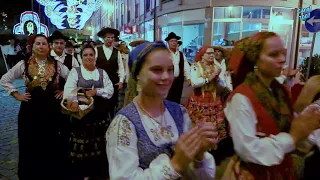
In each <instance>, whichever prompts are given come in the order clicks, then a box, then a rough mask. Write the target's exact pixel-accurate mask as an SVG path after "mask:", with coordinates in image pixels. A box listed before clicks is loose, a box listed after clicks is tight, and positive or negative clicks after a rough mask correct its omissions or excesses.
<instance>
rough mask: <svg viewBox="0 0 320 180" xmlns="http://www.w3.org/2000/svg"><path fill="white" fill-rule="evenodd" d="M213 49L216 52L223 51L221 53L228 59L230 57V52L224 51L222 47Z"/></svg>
mask: <svg viewBox="0 0 320 180" xmlns="http://www.w3.org/2000/svg"><path fill="white" fill-rule="evenodd" d="M212 48H213V49H214V50H219V51H221V52H222V53H223V56H224V57H228V56H229V51H228V50H226V49H224V48H223V47H221V46H212Z"/></svg>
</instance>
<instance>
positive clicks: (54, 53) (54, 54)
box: [50, 49, 67, 57]
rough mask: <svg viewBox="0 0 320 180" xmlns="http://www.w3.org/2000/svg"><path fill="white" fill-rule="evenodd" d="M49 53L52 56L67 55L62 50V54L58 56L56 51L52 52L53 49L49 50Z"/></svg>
mask: <svg viewBox="0 0 320 180" xmlns="http://www.w3.org/2000/svg"><path fill="white" fill-rule="evenodd" d="M50 55H51V56H53V57H65V56H67V55H66V53H65V52H64V51H63V52H62V55H61V56H58V55H57V54H56V52H54V50H53V49H52V50H51V52H50Z"/></svg>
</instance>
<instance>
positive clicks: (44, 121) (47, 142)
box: [18, 87, 68, 180]
mask: <svg viewBox="0 0 320 180" xmlns="http://www.w3.org/2000/svg"><path fill="white" fill-rule="evenodd" d="M30 94H31V100H29V101H28V102H22V103H21V107H20V111H19V115H18V138H19V164H18V168H19V169H18V176H19V178H20V180H23V179H55V178H61V177H62V176H63V175H64V174H65V172H66V166H65V164H66V162H67V146H66V142H67V139H66V138H67V136H66V133H67V132H66V124H68V122H67V121H66V119H64V118H63V117H64V116H63V115H62V113H61V107H60V100H57V99H55V97H54V95H55V93H54V90H50V89H47V90H46V91H44V90H42V88H40V87H37V88H36V89H34V90H32V91H31V92H30Z"/></svg>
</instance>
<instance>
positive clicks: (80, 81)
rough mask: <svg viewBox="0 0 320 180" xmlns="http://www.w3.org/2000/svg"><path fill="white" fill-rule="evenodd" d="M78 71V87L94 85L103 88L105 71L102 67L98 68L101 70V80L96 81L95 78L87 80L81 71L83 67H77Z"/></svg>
mask: <svg viewBox="0 0 320 180" xmlns="http://www.w3.org/2000/svg"><path fill="white" fill-rule="evenodd" d="M75 69H76V71H77V73H78V84H77V86H78V87H82V88H90V89H91V88H92V86H93V87H94V88H102V87H103V71H102V69H98V71H99V80H98V81H94V80H85V79H84V78H83V76H82V73H81V68H80V67H75Z"/></svg>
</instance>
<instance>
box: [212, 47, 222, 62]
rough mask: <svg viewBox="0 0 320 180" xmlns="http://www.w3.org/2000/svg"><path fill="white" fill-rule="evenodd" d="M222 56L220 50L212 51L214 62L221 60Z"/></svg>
mask: <svg viewBox="0 0 320 180" xmlns="http://www.w3.org/2000/svg"><path fill="white" fill-rule="evenodd" d="M222 56H223V53H222V52H221V51H220V50H218V49H215V50H214V58H215V59H216V60H221V59H222Z"/></svg>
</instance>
